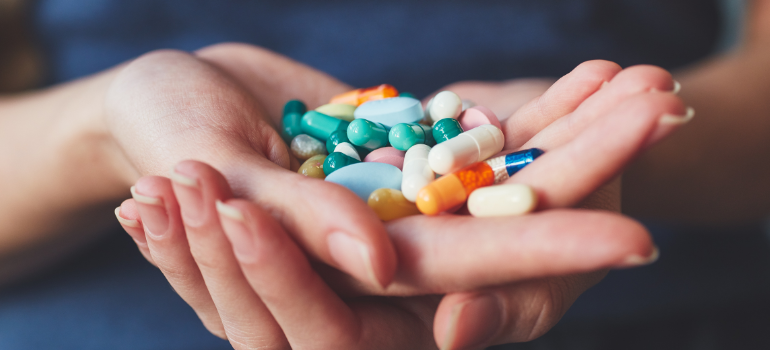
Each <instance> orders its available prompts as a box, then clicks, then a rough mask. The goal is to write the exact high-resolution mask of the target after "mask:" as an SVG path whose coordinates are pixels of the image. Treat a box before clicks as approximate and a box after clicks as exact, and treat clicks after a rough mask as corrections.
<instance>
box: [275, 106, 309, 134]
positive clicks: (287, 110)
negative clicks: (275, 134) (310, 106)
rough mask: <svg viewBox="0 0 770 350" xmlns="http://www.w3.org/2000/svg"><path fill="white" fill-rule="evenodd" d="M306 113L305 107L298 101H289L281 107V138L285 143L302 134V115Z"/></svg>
mask: <svg viewBox="0 0 770 350" xmlns="http://www.w3.org/2000/svg"><path fill="white" fill-rule="evenodd" d="M306 111H307V107H306V106H305V104H304V103H302V101H300V100H291V101H289V102H286V104H285V105H284V106H283V118H281V122H282V129H281V137H282V138H283V140H284V141H285V142H286V143H290V142H291V140H292V139H294V138H295V137H296V136H297V135H299V134H301V133H302V126H301V124H302V115H303V114H305V112H306Z"/></svg>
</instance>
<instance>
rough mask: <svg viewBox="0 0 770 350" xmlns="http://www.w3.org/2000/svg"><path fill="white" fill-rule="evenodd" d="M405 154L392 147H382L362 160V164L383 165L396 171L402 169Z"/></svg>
mask: <svg viewBox="0 0 770 350" xmlns="http://www.w3.org/2000/svg"><path fill="white" fill-rule="evenodd" d="M405 154H406V152H404V151H399V150H397V149H395V148H393V147H383V148H379V149H376V150H374V151H372V153H369V155H367V156H366V158H364V162H375V163H385V164H390V165H393V166H395V167H396V168H398V169H402V168H403V167H404V155H405Z"/></svg>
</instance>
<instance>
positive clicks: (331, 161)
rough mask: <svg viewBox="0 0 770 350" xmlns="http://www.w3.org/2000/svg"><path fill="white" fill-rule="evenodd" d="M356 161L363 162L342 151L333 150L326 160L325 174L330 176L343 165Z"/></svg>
mask: <svg viewBox="0 0 770 350" xmlns="http://www.w3.org/2000/svg"><path fill="white" fill-rule="evenodd" d="M356 163H361V161H360V160H358V159H355V158H353V157H350V156H348V155H346V154H344V153H341V152H332V153H331V154H329V155H328V156H327V157H326V160H324V174H326V176H329V174H331V173H333V172H335V171H337V170H339V169H342V168H343V167H346V166H348V165H351V164H356Z"/></svg>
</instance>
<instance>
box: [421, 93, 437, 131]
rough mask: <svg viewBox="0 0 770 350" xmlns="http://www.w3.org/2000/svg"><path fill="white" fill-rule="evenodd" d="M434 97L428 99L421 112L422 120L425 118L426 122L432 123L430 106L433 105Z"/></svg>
mask: <svg viewBox="0 0 770 350" xmlns="http://www.w3.org/2000/svg"><path fill="white" fill-rule="evenodd" d="M434 98H435V96H434V97H431V99H430V100H428V104H426V105H425V111H424V112H423V114H424V116H423V120H425V121H426V122H427V123H428V124H430V125H433V120H431V119H430V107H431V106H433V99H434Z"/></svg>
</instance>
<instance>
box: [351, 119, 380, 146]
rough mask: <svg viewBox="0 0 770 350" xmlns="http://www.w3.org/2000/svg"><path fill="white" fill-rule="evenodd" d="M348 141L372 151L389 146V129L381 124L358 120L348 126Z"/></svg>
mask: <svg viewBox="0 0 770 350" xmlns="http://www.w3.org/2000/svg"><path fill="white" fill-rule="evenodd" d="M348 140H350V143H352V144H354V145H356V146H361V147H363V148H366V149H368V150H370V151H372V150H375V149H378V148H382V147H386V146H387V145H388V129H387V128H385V125H382V124H380V123H375V122H372V121H369V120H366V119H356V120H354V121H352V122H350V125H348Z"/></svg>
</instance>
